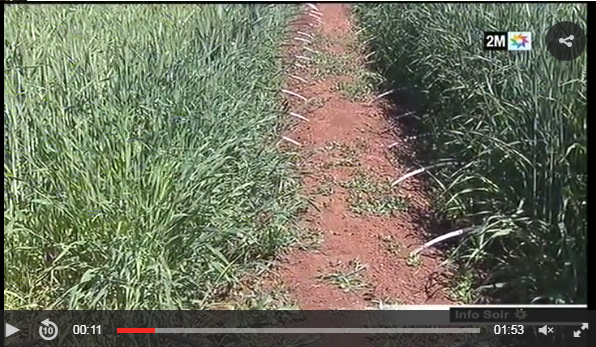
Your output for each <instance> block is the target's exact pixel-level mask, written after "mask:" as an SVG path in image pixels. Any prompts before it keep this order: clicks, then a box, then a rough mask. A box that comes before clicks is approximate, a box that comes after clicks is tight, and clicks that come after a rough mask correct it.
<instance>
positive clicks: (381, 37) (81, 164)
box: [4, 3, 587, 310]
mask: <svg viewBox="0 0 596 347" xmlns="http://www.w3.org/2000/svg"><path fill="white" fill-rule="evenodd" d="M463 6H465V7H466V8H465V9H464V8H463ZM352 7H353V10H354V15H355V21H356V23H357V25H358V26H360V27H362V28H363V30H362V31H361V32H360V34H361V36H362V38H361V40H362V41H366V42H367V43H368V45H369V48H370V50H371V51H375V52H376V54H375V59H376V61H375V64H374V69H375V70H376V71H378V72H379V73H380V74H381V75H383V76H384V78H385V80H386V82H385V85H386V86H390V87H391V88H397V89H399V90H410V91H413V93H415V95H416V105H414V106H415V107H416V111H417V112H418V113H419V123H420V125H421V126H422V127H423V128H424V129H426V130H425V131H426V133H425V134H424V135H425V136H421V137H420V140H419V143H420V146H422V148H426V149H429V151H430V152H432V153H433V157H432V158H429V159H428V162H427V163H424V164H425V165H430V166H435V167H436V168H435V169H432V170H429V173H430V174H431V176H432V178H433V182H434V188H435V189H437V191H438V192H440V194H438V196H440V198H439V199H438V200H437V201H436V204H437V210H438V211H439V212H441V213H444V214H445V215H446V216H448V217H449V218H450V219H451V220H453V221H455V222H457V223H461V224H462V225H463V226H471V227H474V229H475V230H474V231H473V232H472V233H471V234H470V235H469V237H468V238H466V239H465V241H464V242H462V243H460V244H459V246H458V247H457V248H456V249H455V250H454V251H453V254H452V259H454V261H456V262H457V263H459V264H460V265H461V266H462V267H463V268H466V269H476V268H483V269H489V272H488V276H485V277H483V279H482V281H481V282H474V285H475V287H474V293H480V292H482V294H483V295H484V294H487V293H492V290H493V289H492V288H498V290H505V291H506V292H507V293H514V295H513V296H512V297H508V298H505V299H502V300H505V301H508V302H520V303H521V302H524V303H529V302H541V303H542V302H548V303H585V302H586V297H587V289H586V283H587V270H586V265H587V259H586V254H587V251H586V245H587V225H586V194H587V188H586V185H587V130H586V116H587V96H586V88H587V77H586V70H587V50H586V52H584V53H583V55H582V56H580V58H578V59H577V60H574V61H572V62H559V61H557V60H555V59H554V58H553V57H551V56H550V55H549V54H548V52H547V51H546V49H544V47H543V46H541V41H539V38H538V37H535V42H534V43H533V51H531V52H529V53H526V52H523V53H519V54H515V55H511V54H508V53H506V52H505V53H504V52H484V51H482V49H481V43H480V42H477V44H470V42H474V40H478V37H479V35H481V33H482V31H491V30H494V31H504V30H524V31H532V32H533V33H536V34H535V35H536V36H538V35H539V34H538V33H546V31H547V30H548V28H549V27H550V26H551V25H552V24H554V23H556V22H558V21H560V20H572V21H574V22H576V23H578V24H580V25H582V26H583V27H584V28H586V30H587V22H586V13H587V9H586V6H585V5H575V4H570V3H566V4H508V5H498V4H466V5H463V4H446V3H445V4H430V3H426V4H413V3H409V4H400V3H395V4H354V5H353V6H352ZM296 11H297V8H296V7H295V6H290V5H288V6H285V5H280V4H277V5H201V6H197V5H103V4H102V5H88V4H87V5H83V4H79V5H5V7H4V28H5V29H4V309H5V310H15V309H208V308H210V307H212V306H211V305H213V304H214V303H216V302H217V300H218V292H219V290H220V289H221V288H226V287H228V286H230V285H233V284H236V283H238V282H239V281H240V278H242V276H243V275H244V274H246V273H247V272H250V271H254V269H255V268H258V267H259V266H261V265H262V264H265V263H266V262H267V261H268V259H270V258H271V257H273V256H275V255H276V254H277V253H278V252H279V250H280V249H282V248H283V247H285V246H287V245H288V244H290V243H291V242H292V240H293V231H292V230H293V221H294V219H295V217H296V216H298V215H299V211H300V210H301V209H302V208H303V206H304V203H305V202H304V199H303V198H302V197H301V196H300V194H299V183H298V182H299V181H298V178H297V177H296V174H295V172H294V171H293V170H292V167H291V158H289V157H288V155H287V154H283V153H282V152H281V151H279V150H278V149H277V146H276V143H277V141H278V138H279V133H280V131H281V130H282V129H283V127H284V124H285V121H284V118H285V115H284V113H283V112H282V111H283V108H282V102H281V101H282V100H281V95H280V93H279V90H280V88H281V85H282V82H283V80H284V74H283V73H284V66H283V65H282V62H281V49H282V48H281V45H280V44H281V42H282V41H283V40H284V39H285V38H286V29H287V24H288V22H289V20H290V19H291V18H292V16H293V15H294V14H295V13H296ZM520 14H522V15H520ZM421 23H423V24H421ZM385 90H386V89H385ZM412 100H413V99H412ZM414 106H413V107H414ZM439 164H440V165H439ZM497 292H498V291H497ZM503 295H504V294H503ZM251 308H255V307H251Z"/></svg>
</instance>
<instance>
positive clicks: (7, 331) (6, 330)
mask: <svg viewBox="0 0 596 347" xmlns="http://www.w3.org/2000/svg"><path fill="white" fill-rule="evenodd" d="M19 331H21V329H19V328H17V327H13V326H12V325H10V324H8V323H5V324H4V337H9V336H10V335H12V334H14V333H18V332H19Z"/></svg>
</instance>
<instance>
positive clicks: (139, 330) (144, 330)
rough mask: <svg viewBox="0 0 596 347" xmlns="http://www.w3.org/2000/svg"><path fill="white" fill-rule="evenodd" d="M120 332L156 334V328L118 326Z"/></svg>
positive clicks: (117, 330)
mask: <svg viewBox="0 0 596 347" xmlns="http://www.w3.org/2000/svg"><path fill="white" fill-rule="evenodd" d="M116 332H117V333H118V334H155V328H117V329H116Z"/></svg>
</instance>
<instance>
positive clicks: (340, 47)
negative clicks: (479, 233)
mask: <svg viewBox="0 0 596 347" xmlns="http://www.w3.org/2000/svg"><path fill="white" fill-rule="evenodd" d="M316 7H317V8H318V11H316V10H309V11H307V13H305V14H304V15H303V16H301V17H300V18H298V19H297V20H296V21H294V23H293V24H292V25H293V27H292V34H291V38H290V40H289V41H288V45H287V49H286V52H285V55H286V58H287V64H288V65H289V66H291V69H290V71H289V75H290V76H289V78H288V82H287V86H286V95H287V100H288V106H289V110H290V112H292V114H293V115H298V116H297V117H294V118H296V124H295V126H293V127H292V128H291V130H290V131H288V132H287V133H286V134H283V135H284V138H285V139H286V141H285V146H287V148H288V151H298V152H299V156H300V160H299V161H298V163H297V166H298V170H299V171H300V172H301V173H303V178H302V180H303V189H304V193H305V194H306V195H308V196H309V197H311V198H312V206H311V207H310V208H309V209H308V210H307V211H306V212H305V213H304V215H303V216H302V217H301V221H300V225H301V227H302V230H304V235H305V236H306V238H308V240H309V242H310V243H311V244H312V240H313V230H316V231H317V233H316V235H317V236H316V238H315V239H316V240H317V242H316V247H304V246H302V247H298V248H297V249H295V250H292V251H290V252H287V253H286V254H284V255H283V256H281V259H280V261H279V263H278V264H277V266H276V268H275V269H274V271H273V277H274V279H273V281H274V283H275V285H276V286H283V287H284V288H285V289H286V290H287V292H288V294H289V296H290V297H291V298H292V299H293V301H295V302H296V304H297V306H298V307H299V308H300V309H304V310H325V309H347V310H350V309H352V310H353V309H366V308H371V307H374V306H378V305H379V304H380V303H399V304H416V305H420V304H453V303H454V300H453V299H452V298H451V297H450V295H449V293H448V292H447V291H446V290H444V289H445V288H444V286H445V285H444V284H441V279H444V276H445V269H444V268H443V267H442V266H441V262H442V261H443V260H444V259H443V258H442V257H441V256H440V254H432V253H431V256H428V255H427V254H425V255H424V256H417V257H411V256H409V254H410V252H411V251H412V250H413V249H415V248H416V247H418V246H420V245H422V244H424V243H425V241H427V240H425V238H424V232H425V230H421V229H420V226H419V225H417V224H415V223H414V221H413V219H412V216H411V213H412V212H411V211H420V210H424V209H428V206H427V205H428V202H427V200H428V199H426V198H425V192H424V191H423V190H422V189H421V185H420V184H419V183H418V182H417V181H416V179H415V178H411V179H408V181H407V182H406V183H405V184H403V185H400V186H399V187H391V182H392V181H394V180H395V179H397V178H399V177H400V176H402V175H403V174H405V173H407V171H408V170H409V168H407V167H404V166H400V164H399V163H395V162H394V161H393V160H392V158H391V155H390V154H389V149H388V148H387V147H388V145H391V144H392V147H395V146H402V147H403V148H401V149H402V150H407V148H406V144H405V141H400V138H399V129H394V126H393V125H390V124H389V122H388V120H387V118H386V116H387V112H391V109H392V105H390V104H388V103H387V102H385V101H384V100H383V99H382V98H377V96H376V95H374V93H376V91H375V88H374V83H375V75H374V74H373V73H371V72H369V71H368V70H367V68H366V61H365V57H366V53H365V52H364V51H363V48H362V45H361V44H359V42H358V41H357V35H356V33H355V31H356V30H355V29H354V27H353V20H352V18H351V17H350V11H349V6H348V5H346V4H320V5H316ZM319 11H320V12H319ZM402 142H403V143H402ZM396 143H397V144H396ZM414 258H415V259H414Z"/></svg>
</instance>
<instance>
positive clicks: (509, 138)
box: [355, 3, 587, 303]
mask: <svg viewBox="0 0 596 347" xmlns="http://www.w3.org/2000/svg"><path fill="white" fill-rule="evenodd" d="M355 15H356V18H357V19H358V21H359V25H360V26H361V27H362V29H363V33H364V34H363V35H364V36H363V39H364V40H366V41H367V42H368V45H369V47H370V49H371V50H372V51H375V57H376V62H375V65H376V68H377V69H378V72H380V73H381V74H382V75H384V76H385V78H386V80H387V83H388V84H389V85H390V86H388V87H387V88H395V89H396V90H397V92H396V94H395V95H396V101H398V102H400V103H401V104H402V106H407V107H410V108H411V109H414V111H416V112H417V116H418V120H417V121H416V124H417V128H418V129H425V130H422V131H423V133H422V134H421V135H424V136H419V141H418V143H419V144H420V146H421V148H423V151H424V152H425V153H432V156H431V158H427V159H426V160H425V161H423V162H422V163H421V165H423V166H429V167H430V168H429V170H428V173H429V174H430V175H431V177H432V178H434V181H435V182H436V187H437V188H439V189H440V190H441V191H442V193H443V194H441V199H439V201H437V208H438V209H439V210H440V211H442V212H445V213H446V215H448V216H449V217H450V218H451V219H452V220H453V221H456V223H457V224H458V225H461V226H466V227H472V228H473V230H474V231H473V232H472V233H471V234H469V235H468V237H467V238H465V239H464V241H461V243H460V244H459V246H458V247H457V249H456V250H455V252H454V259H457V260H459V261H460V262H462V264H463V265H464V266H467V268H473V269H480V268H482V269H484V270H485V271H486V276H484V277H483V278H482V280H483V282H481V283H478V284H479V285H481V286H479V287H478V288H485V289H487V288H492V287H494V288H500V289H501V291H500V292H492V293H491V292H483V293H482V294H493V295H497V296H498V297H499V298H500V299H501V300H504V301H508V302H519V303H522V302H524V303H527V302H534V303H536V302H547V303H585V302H586V296H587V289H586V283H587V270H586V265H587V264H586V262H587V259H586V254H587V250H586V247H587V226H586V194H587V188H586V184H587V147H586V146H587V144H586V143H587V142H586V141H587V130H586V116H587V98H586V88H587V80H586V69H587V49H586V51H585V52H584V53H583V55H582V56H580V57H579V58H578V59H576V60H574V61H570V62H562V61H558V60H556V59H555V58H554V57H552V56H551V55H550V54H549V53H548V52H547V49H546V47H545V46H546V45H545V42H544V38H545V36H546V33H547V31H548V29H549V28H550V27H551V26H552V25H554V24H555V23H557V22H560V21H573V22H575V23H577V24H579V25H580V26H582V27H583V28H584V30H587V22H586V18H587V17H586V16H587V9H586V6H585V4H583V5H582V4H572V3H565V4H537V3H534V4H413V3H412V4H401V3H400V4H359V5H356V6H355ZM508 30H509V31H530V32H532V33H533V35H534V37H533V49H532V51H530V52H485V51H483V49H482V33H483V31H508ZM403 119H407V117H404V118H403ZM413 169H415V168H413ZM446 231H447V230H446Z"/></svg>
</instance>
